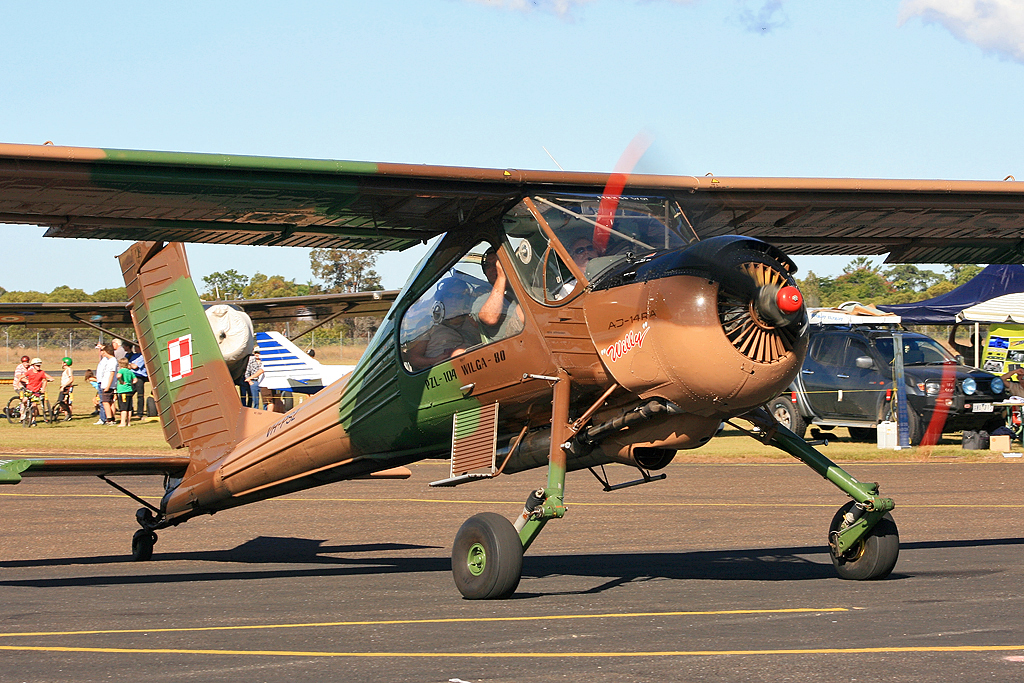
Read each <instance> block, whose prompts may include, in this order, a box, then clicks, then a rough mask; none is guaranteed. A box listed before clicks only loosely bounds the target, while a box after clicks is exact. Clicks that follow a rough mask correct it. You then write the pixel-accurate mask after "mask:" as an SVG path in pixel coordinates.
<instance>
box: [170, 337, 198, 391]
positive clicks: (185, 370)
mask: <svg viewBox="0 0 1024 683" xmlns="http://www.w3.org/2000/svg"><path fill="white" fill-rule="evenodd" d="M167 358H168V364H169V365H170V369H171V371H170V375H171V381H172V382H175V381H177V380H179V379H181V378H182V377H187V376H189V375H191V374H192V335H191V334H186V335H185V336H184V337H178V338H177V339H172V340H171V341H169V342H167Z"/></svg>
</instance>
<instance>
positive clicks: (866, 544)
mask: <svg viewBox="0 0 1024 683" xmlns="http://www.w3.org/2000/svg"><path fill="white" fill-rule="evenodd" d="M855 504H856V503H854V501H852V500H851V501H850V502H849V503H847V504H846V505H844V506H843V507H841V508H839V510H838V511H837V512H836V514H835V516H834V517H833V518H832V523H831V524H830V525H829V544H828V549H829V550H828V551H829V554H830V555H831V556H832V564H833V566H835V568H836V571H837V572H838V573H839V576H840V578H843V579H849V580H851V581H871V580H875V579H884V578H885V577H887V576H889V574H890V573H891V572H892V570H893V567H895V566H896V560H897V559H898V558H899V555H900V534H899V531H898V530H897V529H896V522H894V521H893V520H892V516H891V515H890V514H889V513H888V512H887V513H885V516H884V517H882V519H880V520H879V521H878V523H877V524H875V526H873V527H872V528H871V530H870V531H868V533H867V535H866V536H864V537H863V538H861V539H860V540H859V541H858V542H857V544H856V545H854V546H853V547H852V548H850V549H849V550H847V551H846V552H845V553H843V554H842V555H837V554H836V551H835V549H834V548H833V546H832V534H833V533H835V532H838V531H839V530H840V529H841V528H842V525H843V517H844V516H845V515H846V513H847V512H848V511H849V510H850V509H851V508H852V507H853V506H854V505H855Z"/></svg>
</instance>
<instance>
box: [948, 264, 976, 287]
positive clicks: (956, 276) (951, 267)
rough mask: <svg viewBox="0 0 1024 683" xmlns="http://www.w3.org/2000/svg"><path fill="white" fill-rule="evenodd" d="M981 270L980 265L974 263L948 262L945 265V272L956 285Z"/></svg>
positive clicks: (964, 281)
mask: <svg viewBox="0 0 1024 683" xmlns="http://www.w3.org/2000/svg"><path fill="white" fill-rule="evenodd" d="M982 270H983V268H982V267H981V266H977V265H974V264H973V263H950V264H948V265H946V274H947V275H948V276H949V279H950V281H951V282H952V283H953V284H954V285H955V286H957V287H959V286H960V285H962V284H964V283H966V282H967V281H968V280H970V279H971V278H972V277H974V276H975V275H977V274H978V273H980V272H981V271H982Z"/></svg>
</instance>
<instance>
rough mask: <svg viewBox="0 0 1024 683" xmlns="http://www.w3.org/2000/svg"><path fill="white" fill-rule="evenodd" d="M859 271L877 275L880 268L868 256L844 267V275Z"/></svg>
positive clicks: (861, 257)
mask: <svg viewBox="0 0 1024 683" xmlns="http://www.w3.org/2000/svg"><path fill="white" fill-rule="evenodd" d="M857 270H866V271H868V272H870V273H877V272H878V270H879V267H878V265H877V264H875V263H874V262H873V261H872V260H871V259H870V258H868V257H867V256H858V257H857V258H855V259H853V260H852V261H850V262H849V263H847V264H846V265H845V266H843V274H844V275H848V274H850V273H852V272H854V271H857Z"/></svg>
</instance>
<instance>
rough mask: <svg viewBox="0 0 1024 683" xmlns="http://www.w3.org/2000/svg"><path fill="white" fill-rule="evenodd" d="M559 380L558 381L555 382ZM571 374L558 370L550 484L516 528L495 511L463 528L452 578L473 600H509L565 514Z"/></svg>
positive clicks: (534, 493) (530, 501) (456, 545)
mask: <svg viewBox="0 0 1024 683" xmlns="http://www.w3.org/2000/svg"><path fill="white" fill-rule="evenodd" d="M551 379H554V378H551ZM569 388H570V387H569V375H568V373H566V372H565V371H564V370H559V371H558V378H557V381H556V382H555V385H554V399H553V400H552V404H551V412H552V415H551V418H552V419H551V446H550V448H549V450H548V485H547V487H545V488H543V489H537V490H536V491H532V492H531V493H530V497H529V498H527V500H526V506H525V507H524V508H523V512H522V514H520V515H519V518H518V519H517V520H516V523H515V524H514V525H513V524H512V523H511V522H509V521H508V520H507V519H505V518H504V517H502V516H500V515H496V514H494V513H491V512H484V513H481V514H478V515H473V516H472V517H470V518H469V519H468V520H466V522H465V524H463V525H462V527H461V528H460V529H459V532H458V533H457V534H456V535H455V543H454V544H453V546H452V576H453V577H454V578H455V585H456V587H457V588H458V589H459V592H460V593H462V595H463V597H465V598H466V599H468V600H491V599H498V598H506V597H508V596H510V595H512V593H514V592H515V590H516V588H517V587H518V586H519V579H520V578H521V577H522V572H523V553H525V552H526V549H527V548H529V547H530V545H531V544H532V543H533V542H534V540H536V538H537V535H538V534H540V531H541V529H543V528H544V525H545V524H547V522H548V520H549V519H555V518H560V517H563V516H565V509H566V508H565V470H566V464H565V463H566V457H565V449H564V448H563V447H562V446H563V445H564V444H565V442H566V441H567V440H568V439H569V435H570V433H571V427H570V425H569Z"/></svg>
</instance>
